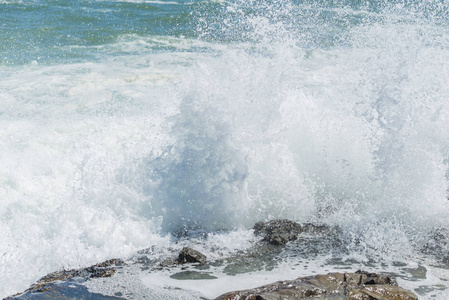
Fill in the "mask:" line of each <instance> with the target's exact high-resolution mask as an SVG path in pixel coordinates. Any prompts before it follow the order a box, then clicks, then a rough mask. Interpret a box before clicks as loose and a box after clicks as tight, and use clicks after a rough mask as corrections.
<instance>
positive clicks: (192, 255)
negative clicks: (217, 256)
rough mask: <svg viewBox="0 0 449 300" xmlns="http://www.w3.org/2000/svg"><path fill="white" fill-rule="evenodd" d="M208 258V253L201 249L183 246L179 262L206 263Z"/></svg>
mask: <svg viewBox="0 0 449 300" xmlns="http://www.w3.org/2000/svg"><path fill="white" fill-rule="evenodd" d="M206 260H207V257H206V255H204V254H202V253H201V252H199V251H196V250H194V249H192V248H189V247H184V248H182V250H181V252H180V253H179V256H178V261H177V262H178V264H180V265H183V264H186V263H200V264H205V263H206Z"/></svg>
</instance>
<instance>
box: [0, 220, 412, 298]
mask: <svg viewBox="0 0 449 300" xmlns="http://www.w3.org/2000/svg"><path fill="white" fill-rule="evenodd" d="M253 229H254V234H256V235H258V236H259V237H260V241H259V242H258V243H257V244H256V245H254V247H252V249H250V250H249V251H247V252H245V253H238V254H236V255H235V257H232V258H224V259H223V260H222V261H214V262H213V264H215V265H217V264H221V265H223V266H225V270H226V268H228V269H229V270H232V269H233V267H235V265H239V264H240V265H245V264H246V265H251V264H253V265H254V262H256V263H255V265H256V266H257V261H258V260H261V259H262V258H263V259H264V261H265V262H270V261H271V262H272V263H273V264H274V263H275V262H276V260H277V259H278V256H279V254H280V253H281V251H282V249H283V248H284V247H286V246H287V245H288V244H289V243H290V242H294V241H298V240H299V239H301V238H303V236H304V235H308V236H314V237H318V240H320V236H322V237H323V238H322V239H324V237H326V238H327V239H329V237H331V238H330V240H331V242H332V241H333V237H335V236H338V235H337V234H336V233H338V231H339V229H338V228H334V227H329V226H326V225H321V224H310V223H307V224H299V223H296V222H292V221H289V220H273V221H269V222H259V223H257V224H256V225H255V226H254V228H253ZM136 263H140V264H146V265H147V266H146V267H147V268H151V269H152V270H153V271H154V272H158V270H159V271H160V270H170V269H172V268H175V267H179V266H181V265H186V266H189V265H193V266H197V267H207V265H208V264H210V263H211V262H209V261H208V259H207V257H206V256H205V255H204V254H202V253H200V252H199V251H197V250H195V249H192V248H189V247H184V248H183V249H182V250H181V251H180V252H178V253H177V254H174V255H173V256H172V257H167V258H165V259H162V260H161V261H159V262H154V261H151V262H148V261H147V262H144V261H143V260H142V261H139V260H137V261H132V262H131V261H123V260H121V259H110V260H107V261H105V262H102V263H99V264H96V265H93V266H90V267H87V268H82V269H73V270H62V271H57V272H54V273H50V274H48V275H46V276H44V277H42V278H41V279H39V280H38V281H37V282H36V283H34V284H33V285H32V286H31V287H30V288H28V289H27V290H25V291H24V292H23V293H19V294H16V295H13V296H11V297H8V298H5V299H8V300H10V299H55V298H57V299H126V297H124V296H123V295H121V294H117V295H114V296H111V295H102V294H98V293H91V292H89V291H88V290H87V288H86V287H84V285H83V283H84V282H86V281H90V280H96V279H97V278H105V277H112V276H114V275H115V274H116V273H117V272H118V271H123V270H125V269H126V268H128V267H129V265H130V264H136ZM230 272H231V273H230V274H231V275H232V271H230ZM191 273H192V274H193V273H195V272H191ZM195 274H196V273H195ZM198 274H199V273H198ZM175 275H176V274H175ZM175 275H173V276H175ZM173 276H171V278H174V277H173ZM213 278H215V277H213V276H210V275H209V278H208V279H213ZM192 279H193V278H192ZM197 279H205V278H197ZM204 299H205V298H204ZM231 299H233V300H263V299H265V300H272V299H273V300H274V299H286V300H288V299H361V300H365V299H366V300H373V299H383V300H388V299H391V300H415V299H418V297H417V296H416V295H415V294H414V293H412V292H410V291H407V290H405V289H403V288H401V287H399V286H398V285H397V283H396V281H395V279H394V278H393V277H392V276H391V275H388V274H376V273H369V272H365V271H357V272H355V273H351V272H341V273H340V272H336V273H335V272H334V273H328V274H321V275H314V276H307V277H301V278H297V279H294V280H285V281H278V282H274V283H271V284H268V285H261V286H260V287H257V288H253V289H249V290H241V291H229V292H228V293H226V294H224V295H221V296H219V297H218V298H216V300H231Z"/></svg>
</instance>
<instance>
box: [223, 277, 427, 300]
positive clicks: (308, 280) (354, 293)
mask: <svg viewBox="0 0 449 300" xmlns="http://www.w3.org/2000/svg"><path fill="white" fill-rule="evenodd" d="M377 282H390V283H387V284H385V283H377ZM393 282H394V281H393V280H392V279H391V278H390V277H388V276H385V275H379V274H374V273H367V272H362V271H358V273H357V272H356V273H344V274H343V273H330V274H327V275H317V276H310V277H304V278H298V279H295V280H288V281H278V282H275V283H272V284H268V285H264V286H261V287H258V288H255V289H250V290H244V291H236V292H231V293H227V294H224V295H221V296H219V297H218V298H216V300H231V299H232V300H274V299H283V300H290V299H291V300H293V299H312V298H313V299H354V300H355V299H359V300H373V299H382V300H417V299H418V298H417V297H416V295H415V294H413V293H412V292H409V291H407V290H404V289H403V288H401V287H398V286H395V285H393V284H392V283H393Z"/></svg>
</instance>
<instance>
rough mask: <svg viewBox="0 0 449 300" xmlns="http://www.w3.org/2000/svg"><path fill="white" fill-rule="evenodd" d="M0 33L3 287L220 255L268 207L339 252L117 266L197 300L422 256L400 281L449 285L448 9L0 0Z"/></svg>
mask: <svg viewBox="0 0 449 300" xmlns="http://www.w3.org/2000/svg"><path fill="white" fill-rule="evenodd" d="M0 25H1V26H0V162H1V163H0V274H1V275H0V297H6V296H8V295H11V294H14V293H16V292H20V291H23V290H24V289H26V288H27V287H28V286H29V285H30V284H31V283H33V282H34V281H36V280H37V279H39V278H40V277H42V276H44V275H45V274H47V273H49V272H53V271H56V270H60V269H62V268H65V269H69V268H78V267H85V266H89V265H91V264H94V263H97V262H99V261H103V260H106V259H109V258H113V257H121V258H129V257H132V256H133V255H134V254H135V253H136V251H138V250H141V249H156V250H153V251H149V252H148V255H149V256H151V257H153V258H157V257H163V256H166V255H169V254H170V253H172V251H173V249H180V248H181V247H182V246H183V245H189V243H190V244H192V243H193V244H194V245H195V246H196V247H197V248H199V249H201V250H202V251H203V252H204V253H206V254H207V255H208V257H210V258H211V259H219V258H223V257H227V256H230V255H233V254H234V253H237V252H239V251H243V250H245V249H249V248H250V247H251V246H252V245H253V244H254V243H255V241H256V240H257V238H255V237H254V236H253V234H252V231H251V227H252V226H253V225H254V223H256V222H257V221H262V220H270V219H277V218H287V219H292V220H296V221H299V222H318V223H324V224H328V225H331V226H338V227H339V228H340V229H341V237H340V238H341V240H342V241H343V242H342V245H343V246H341V247H340V248H339V249H340V250H338V251H337V250H335V249H333V248H331V247H330V246H329V249H327V250H325V251H324V252H323V254H322V255H319V256H317V257H315V258H313V259H311V260H309V261H308V262H307V263H305V262H303V261H302V260H301V259H300V257H299V256H298V255H296V256H295V255H293V256H292V255H290V257H289V259H288V261H287V262H285V263H282V264H280V265H278V266H277V267H273V268H270V269H269V270H259V271H257V272H246V273H245V272H243V271H241V272H237V273H239V275H238V276H237V275H236V274H231V275H230V273H229V272H228V273H226V272H224V273H223V270H220V269H216V270H214V271H213V272H212V271H211V272H212V273H211V274H214V276H215V277H217V279H215V280H207V281H204V280H198V281H195V282H196V283H195V284H194V283H192V281H182V280H174V279H172V278H171V277H169V276H170V274H166V273H164V272H159V273H148V272H146V273H145V272H141V271H138V270H136V274H137V275H136V274H134V275H133V277H132V278H133V279H132V280H131V279H129V278H127V277H126V276H125V275H124V274H122V275H120V276H122V277H120V276H119V277H117V278H122V279H121V280H123V282H127V283H128V285H129V286H131V287H134V288H133V289H134V290H133V291H132V292H133V293H134V295H135V297H136V298H139V297H138V296H136V295H139V293H146V295H149V294H151V293H153V292H154V293H155V294H154V295H157V297H159V298H160V299H165V298H166V299H173V298H184V299H190V298H192V299H198V298H199V297H202V296H205V297H215V296H218V295H219V294H220V293H221V292H226V291H229V290H232V289H235V288H247V287H253V286H258V285H261V284H263V283H268V282H270V281H275V280H279V279H289V278H295V277H298V276H300V275H311V274H313V273H315V272H326V271H335V270H338V269H339V268H341V265H342V264H343V265H344V266H345V268H349V269H357V268H360V267H361V266H362V267H367V266H369V267H370V268H371V269H373V270H377V269H378V268H383V269H382V270H390V271H392V272H398V269H397V268H399V267H401V268H403V269H401V270H404V268H407V270H418V271H419V270H422V268H425V269H426V270H427V273H426V274H427V275H426V276H424V277H422V276H421V277H419V276H418V277H416V276H415V277H413V276H412V275H410V276H409V278H408V279H407V276H405V277H404V278H405V279H404V280H402V281H401V284H402V285H404V286H405V287H408V288H410V289H412V290H415V291H417V292H419V294H420V295H421V298H422V299H445V298H447V297H448V296H449V292H448V287H449V284H448V283H447V282H448V280H449V263H448V259H449V258H448V257H449V234H448V225H449V200H448V188H449V4H448V3H447V2H446V1H438V0H427V1H426V0H398V1H387V0H383V1H382V0H379V1H375V0H368V1H356V0H352V1H349V0H335V1H321V0H316V1H313V0H308V1H299V0H282V1H281V0H245V1H244V0H230V1H224V0H223V1H218V0H215V1H209V0H206V1H202V0H201V1H195V0H189V1H184V0H176V1H164V0H160V1H150V0H122V1H119V0H77V1H74V0H73V1H72V0H64V1H56V0H29V1H28V0H27V1H25V0H23V1H22V0H0ZM186 237H190V239H186ZM199 237H201V238H199ZM342 249H343V250H344V251H343V250H342ZM287 252H288V251H287ZM293 253H295V252H293ZM323 261H327V262H328V263H323ZM376 268H377V269H376ZM420 268H421V269H420ZM418 271H416V272H418ZM139 272H141V273H139ZM416 272H415V273H416ZM225 273H226V274H225ZM231 273H232V272H231ZM409 273H410V274H412V273H413V272H412V271H410V272H409ZM285 277H288V278H285ZM136 278H137V279H136ZM417 278H418V279H417ZM117 280H118V279H117ZM137 281H138V282H137ZM98 282H100V281H98ZM101 282H102V285H101V286H96V287H91V288H92V289H94V290H95V289H96V290H99V291H102V292H104V293H106V292H108V291H112V294H113V292H114V291H113V289H112V288H111V284H112V283H110V282H109V283H108V281H107V280H105V281H104V282H103V281H101ZM167 287H168V288H167ZM176 288H179V289H176ZM125 292H126V291H125ZM155 297H156V296H155ZM421 298H420V299H421Z"/></svg>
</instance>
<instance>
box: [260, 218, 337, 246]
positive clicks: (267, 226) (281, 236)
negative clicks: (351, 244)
mask: <svg viewBox="0 0 449 300" xmlns="http://www.w3.org/2000/svg"><path fill="white" fill-rule="evenodd" d="M253 229H254V233H255V234H256V235H262V236H263V237H264V238H263V241H266V242H268V243H269V244H272V245H285V244H286V243H288V242H290V241H294V240H297V239H298V237H299V235H300V234H301V233H303V232H307V233H314V234H316V233H321V232H323V231H325V230H328V229H329V227H328V226H325V225H315V224H311V223H306V224H300V223H296V222H293V221H290V220H271V221H268V222H258V223H256V225H254V227H253Z"/></svg>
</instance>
